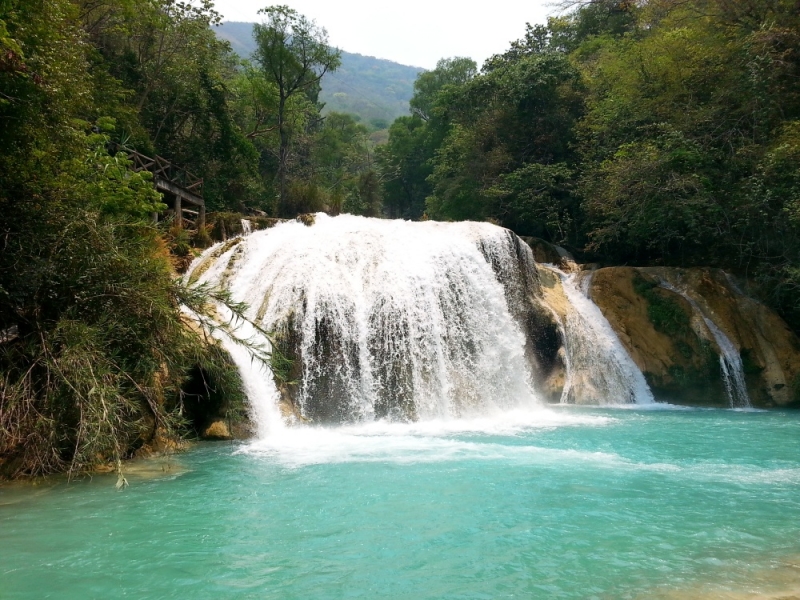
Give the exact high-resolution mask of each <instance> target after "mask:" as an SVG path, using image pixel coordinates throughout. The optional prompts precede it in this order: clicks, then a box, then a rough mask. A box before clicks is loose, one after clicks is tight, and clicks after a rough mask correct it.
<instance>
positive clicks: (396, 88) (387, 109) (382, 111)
mask: <svg viewBox="0 0 800 600" xmlns="http://www.w3.org/2000/svg"><path fill="white" fill-rule="evenodd" d="M214 31H215V32H216V34H217V37H219V38H220V39H223V40H227V41H228V42H230V45H231V48H233V50H234V52H236V53H237V54H238V55H239V56H241V57H243V58H249V57H250V55H251V54H252V53H253V51H254V50H255V41H254V40H253V23H237V22H232V21H228V22H225V23H223V24H222V25H220V26H218V27H215V28H214ZM422 71H424V69H421V68H419V67H409V66H406V65H401V64H398V63H396V62H392V61H390V60H384V59H381V58H374V57H372V56H363V55H361V54H353V53H350V52H344V51H343V52H342V65H341V66H340V67H339V68H338V69H337V70H336V71H335V72H334V73H327V74H326V75H325V76H324V77H323V78H322V91H321V93H320V100H321V101H322V102H324V103H325V108H324V109H323V111H322V112H323V113H327V112H332V111H335V112H346V113H351V114H354V115H357V116H359V117H360V118H361V121H362V122H363V123H364V124H365V125H368V126H370V127H371V128H373V129H385V128H386V127H388V126H389V124H390V123H391V122H392V121H394V120H395V119H396V118H397V117H399V116H402V115H407V114H408V102H409V100H411V96H412V95H413V93H414V80H415V79H416V78H417V75H418V74H419V73H421V72H422Z"/></svg>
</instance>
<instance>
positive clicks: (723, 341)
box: [661, 281, 752, 408]
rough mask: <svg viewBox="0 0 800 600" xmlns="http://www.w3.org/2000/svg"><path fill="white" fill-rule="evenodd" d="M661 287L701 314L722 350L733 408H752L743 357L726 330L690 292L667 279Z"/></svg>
mask: <svg viewBox="0 0 800 600" xmlns="http://www.w3.org/2000/svg"><path fill="white" fill-rule="evenodd" d="M661 287H663V288H664V289H665V290H669V291H671V292H673V293H675V294H678V295H679V296H681V297H683V298H684V299H685V300H686V301H687V302H688V303H689V304H690V305H691V306H692V309H693V310H694V311H695V312H696V313H697V314H698V315H700V317H701V318H702V319H703V322H704V323H705V324H706V327H708V330H709V331H710V332H711V335H712V336H713V337H714V341H715V342H716V343H717V347H718V348H719V351H720V354H719V366H720V370H721V371H722V381H723V383H724V384H725V392H726V394H727V395H728V401H729V402H730V405H731V408H750V407H751V406H752V405H751V404H750V396H749V395H748V394H747V384H746V383H745V379H744V366H743V365H742V357H741V355H740V354H739V350H738V349H737V348H736V346H735V345H734V343H733V342H732V341H731V340H730V338H729V337H728V336H727V335H725V332H723V331H722V330H721V329H720V328H719V327H717V324H716V323H714V321H713V320H711V318H710V317H708V316H707V315H706V313H705V311H704V310H703V309H702V308H701V307H700V305H699V304H698V303H697V302H696V301H695V300H694V298H692V297H691V296H689V294H687V293H686V292H684V291H683V290H680V289H678V288H676V287H675V286H673V285H671V284H669V283H667V282H666V281H661Z"/></svg>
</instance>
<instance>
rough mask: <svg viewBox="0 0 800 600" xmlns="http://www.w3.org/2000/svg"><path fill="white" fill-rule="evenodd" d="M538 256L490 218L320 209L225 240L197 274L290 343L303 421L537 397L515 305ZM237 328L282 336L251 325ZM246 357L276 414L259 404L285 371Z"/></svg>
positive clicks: (393, 415)
mask: <svg viewBox="0 0 800 600" xmlns="http://www.w3.org/2000/svg"><path fill="white" fill-rule="evenodd" d="M520 252H522V253H523V254H525V256H524V259H525V260H523V261H520V256H519V253H520ZM526 261H527V262H528V263H529V268H530V270H531V273H535V271H533V259H532V255H531V253H530V249H529V248H527V246H524V245H522V247H520V244H519V240H518V238H516V236H514V235H513V234H511V233H510V232H509V231H507V230H505V229H502V228H500V227H496V226H494V225H491V224H488V223H435V222H423V223H411V222H404V221H388V220H379V219H366V218H363V217H355V216H350V215H342V216H339V217H333V218H332V217H328V216H326V215H322V214H320V215H317V217H316V223H315V224H314V225H313V226H312V227H307V226H305V225H303V224H301V223H298V222H286V223H282V224H279V225H277V226H275V227H274V228H272V229H270V230H267V231H255V232H252V233H251V234H250V235H247V236H242V237H240V238H237V239H236V240H232V241H229V242H227V243H226V244H220V245H217V246H215V247H213V248H211V249H209V250H208V251H207V252H206V253H205V254H204V255H203V256H202V257H201V258H200V259H199V260H198V261H196V262H195V264H194V265H193V268H192V270H191V271H190V272H189V273H188V274H187V277H188V278H189V280H190V281H192V282H193V283H207V284H209V285H212V286H215V287H221V288H224V289H227V290H229V291H230V293H231V296H232V298H233V299H234V300H236V301H241V302H246V303H247V304H248V305H249V311H248V313H247V317H248V319H250V320H251V321H252V322H253V323H255V324H257V325H258V327H260V328H261V329H263V330H264V331H266V332H269V333H270V334H271V337H272V339H273V340H282V343H283V345H284V346H285V348H287V349H288V350H287V351H288V352H289V354H290V355H291V357H292V358H294V359H295V361H296V364H295V372H296V374H297V379H298V382H299V384H298V386H297V389H296V394H295V397H294V398H293V402H294V404H295V406H294V407H293V408H294V410H295V411H296V412H297V413H299V416H300V418H303V419H310V420H313V421H316V422H353V421H364V420H374V419H380V418H390V419H395V420H408V419H431V418H449V417H461V416H467V415H471V414H482V413H486V412H487V411H492V410H498V409H503V410H505V409H508V408H512V407H518V406H530V405H536V404H537V403H538V401H537V399H536V397H535V395H534V392H533V390H532V385H531V373H530V368H529V363H528V360H527V358H526V354H525V351H526V350H525V349H526V339H525V336H524V334H523V331H522V329H521V326H520V323H519V319H516V318H515V316H514V304H515V302H519V301H520V297H521V296H522V295H524V289H521V287H520V281H522V280H524V277H521V276H520V275H519V273H518V271H519V270H520V264H522V265H523V267H525V266H526V265H525V262H526ZM529 275H530V273H528V274H526V276H529ZM504 279H506V280H507V281H503V280H504ZM523 287H524V286H523ZM221 312H223V313H224V309H221ZM236 335H237V336H240V337H248V338H250V339H252V340H254V341H257V342H260V343H262V344H264V345H265V346H268V345H269V341H268V340H267V339H265V336H263V334H261V333H260V332H259V331H257V330H256V329H255V328H253V327H251V326H250V325H249V324H242V326H241V330H240V331H238V332H237V334H236ZM276 343H277V342H276ZM233 355H234V359H235V360H236V361H237V363H238V364H239V366H240V368H241V369H242V371H243V375H244V379H245V383H246V385H247V388H248V392H251V396H250V397H251V401H252V402H253V404H254V411H255V413H256V417H257V419H258V420H259V421H261V420H266V421H268V420H269V419H270V418H271V417H270V416H269V415H273V416H274V411H272V412H271V413H270V410H269V409H268V408H266V407H263V406H261V407H259V406H256V404H263V403H270V402H271V403H272V404H273V405H277V403H278V401H279V391H278V389H277V388H276V386H275V383H274V382H273V381H272V377H271V376H270V374H269V373H268V372H267V370H266V369H261V368H259V367H257V366H255V365H254V364H253V361H252V360H250V359H249V357H248V356H247V355H246V353H244V351H243V350H242V349H241V348H238V349H236V350H234V352H233ZM298 363H299V364H298ZM259 425H260V426H263V427H267V428H268V426H269V424H268V423H259Z"/></svg>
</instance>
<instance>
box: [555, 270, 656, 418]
mask: <svg viewBox="0 0 800 600" xmlns="http://www.w3.org/2000/svg"><path fill="white" fill-rule="evenodd" d="M547 268H550V269H552V270H553V271H554V272H555V273H557V274H558V276H559V277H560V278H561V285H562V287H563V289H564V294H565V295H566V297H567V300H569V303H570V304H571V306H572V310H570V311H569V312H568V313H567V316H566V319H565V320H564V323H563V326H564V337H565V341H564V343H565V346H566V355H567V379H566V384H565V386H564V391H563V393H562V394H561V402H562V403H573V402H577V403H582V404H606V405H608V404H652V403H653V402H655V400H654V398H653V394H652V392H651V391H650V388H649V387H648V385H647V381H645V378H644V375H642V372H641V371H640V370H639V368H638V367H637V366H636V363H634V362H633V359H631V357H630V355H629V354H628V352H627V351H626V350H625V348H624V347H623V345H622V343H621V342H620V341H619V338H618V337H617V334H616V332H615V331H614V329H613V328H612V327H611V324H610V323H609V322H608V320H607V319H606V318H605V316H604V315H603V313H602V311H601V310H600V309H599V308H598V307H597V305H596V304H595V303H594V302H592V301H591V300H590V299H589V297H588V290H589V284H590V283H591V280H590V277H591V274H588V275H587V276H585V277H584V280H583V281H581V280H580V278H579V276H578V274H575V273H572V274H569V275H568V274H566V273H564V272H563V271H561V270H559V269H557V268H555V267H553V266H548V267H547Z"/></svg>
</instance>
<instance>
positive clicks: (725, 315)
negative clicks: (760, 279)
mask: <svg viewBox="0 0 800 600" xmlns="http://www.w3.org/2000/svg"><path fill="white" fill-rule="evenodd" d="M589 292H590V295H591V298H592V300H593V301H594V302H595V303H596V304H597V305H598V307H599V308H600V309H601V311H602V312H603V314H604V315H605V317H606V319H608V321H609V322H610V323H611V325H612V326H613V328H614V330H615V331H616V332H617V334H618V336H619V338H620V340H621V341H622V343H623V345H624V346H625V348H626V349H627V350H628V352H629V354H630V355H631V358H633V360H634V362H636V364H637V365H638V366H639V368H640V369H641V370H642V372H643V373H644V375H645V377H646V378H647V381H648V383H649V384H650V387H651V388H652V390H653V392H654V394H655V396H656V398H657V399H659V400H668V401H670V402H677V403H682V404H698V405H725V404H726V393H725V389H724V385H723V384H724V382H723V380H722V375H721V369H720V364H719V355H720V352H721V348H720V346H719V343H718V341H717V340H716V339H715V336H714V334H713V332H712V331H711V325H709V321H710V322H711V323H712V324H713V325H716V327H718V328H719V330H721V331H722V332H723V333H724V334H725V336H727V338H728V339H729V340H730V341H731V342H732V343H733V346H735V350H736V351H737V352H738V353H739V356H740V357H741V364H742V367H743V371H744V376H745V380H746V385H747V391H748V394H749V397H750V400H751V402H752V404H753V406H758V407H780V406H790V405H792V404H796V403H797V400H798V394H800V385H799V384H800V380H798V375H799V374H800V341H798V338H797V336H796V335H795V334H794V333H793V332H791V331H790V330H789V328H788V327H787V325H786V324H785V323H784V322H783V320H782V319H781V318H780V317H779V316H778V315H776V314H775V313H774V312H773V311H771V310H770V309H769V308H767V307H766V306H764V305H763V304H761V303H759V302H757V301H756V300H753V299H752V298H749V297H747V296H745V295H744V294H742V293H741V292H740V291H739V290H738V289H737V288H736V286H735V284H734V283H733V282H732V281H731V280H730V278H728V277H727V276H726V274H725V273H723V272H722V271H719V270H713V269H673V268H630V267H611V268H605V269H599V270H598V271H596V272H594V273H593V275H592V280H591V286H590V287H589Z"/></svg>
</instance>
